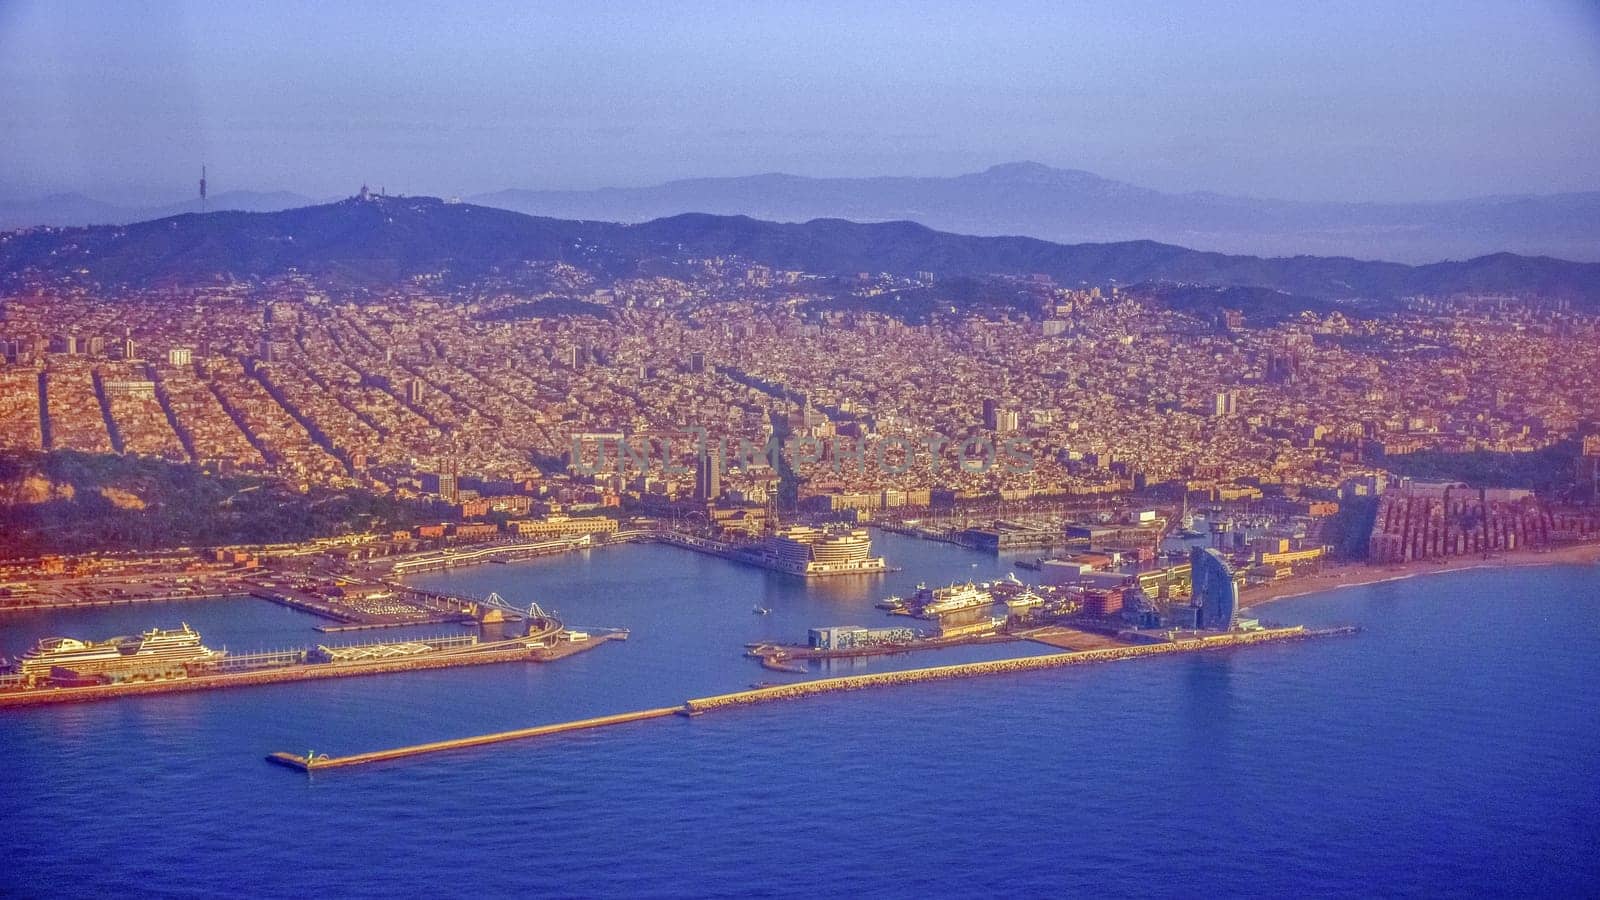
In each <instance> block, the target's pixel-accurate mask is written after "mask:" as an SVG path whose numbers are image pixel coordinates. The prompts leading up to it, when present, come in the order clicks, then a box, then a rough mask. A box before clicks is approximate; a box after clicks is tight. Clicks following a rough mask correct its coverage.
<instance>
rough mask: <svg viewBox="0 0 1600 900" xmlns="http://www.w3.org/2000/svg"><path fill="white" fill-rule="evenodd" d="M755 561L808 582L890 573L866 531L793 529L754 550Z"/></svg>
mask: <svg viewBox="0 0 1600 900" xmlns="http://www.w3.org/2000/svg"><path fill="white" fill-rule="evenodd" d="M752 559H753V561H754V562H756V563H758V564H759V565H762V566H765V567H767V568H769V569H775V570H777V571H779V572H788V573H789V574H791V575H803V576H805V577H807V578H816V577H821V576H825V575H861V574H869V573H873V572H883V571H886V570H887V569H888V566H887V565H886V564H885V563H884V561H883V557H881V556H873V555H872V538H871V536H870V535H868V534H867V530H866V529H865V528H838V527H833V528H812V527H809V526H806V525H792V526H790V527H788V528H784V529H781V530H779V531H778V532H777V533H776V534H774V535H772V536H771V537H768V538H767V539H766V540H764V541H762V542H761V544H760V545H759V546H757V547H756V548H754V554H753V557H752Z"/></svg>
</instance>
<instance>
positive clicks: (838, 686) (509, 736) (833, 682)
mask: <svg viewBox="0 0 1600 900" xmlns="http://www.w3.org/2000/svg"><path fill="white" fill-rule="evenodd" d="M1356 630H1357V629H1355V628H1354V627H1344V628H1324V629H1308V628H1306V627H1304V626H1301V625H1296V626H1293V627H1289V628H1272V629H1266V630H1262V631H1246V632H1234V633H1228V634H1215V635H1205V636H1199V637H1193V638H1186V639H1180V640H1175V641H1168V642H1164V643H1159V644H1133V645H1129V646H1125V647H1109V648H1104V649H1098V650H1082V651H1076V652H1070V653H1051V654H1046V655H1044V656H1027V657H1019V658H1013V659H1000V660H991V661H988V662H974V663H958V664H955V665H948V666H935V667H931V668H924V669H907V670H904V671H899V672H879V673H875V674H871V675H846V676H843V677H840V678H819V679H815V680H812V681H799V682H795V683H793V684H781V685H774V686H771V687H764V688H755V689H753V690H748V691H736V692H733V693H729V694H718V695H716V696H712V697H700V698H696V699H691V700H686V701H684V703H683V705H681V706H669V707H660V708H657V709H648V710H640V711H637V712H631V713H618V714H616V715H609V716H599V717H595V718H590V719H580V720H577V721H574V722H562V723H558V724H555V725H541V726H536V727H533V728H523V729H518V730H516V731H503V732H497V733H494V734H484V735H476V736H472V737H465V738H455V739H451V740H443V741H433V742H430V743H426V744H416V745H413V746H409V747H396V748H393V749H390V750H378V751H371V752H367V753H358V754H354V755H351V756H324V755H319V754H308V755H306V756H296V755H294V754H290V753H283V752H279V753H273V754H270V755H269V756H268V757H267V759H268V761H270V762H273V763H275V764H277V765H282V766H287V767H289V768H294V769H299V770H301V771H305V772H311V771H320V770H322V769H329V768H344V767H350V766H357V765H363V764H366V763H373V762H382V761H392V760H401V759H409V758H412V757H416V756H423V755H427V754H431V753H439V752H444V751H449V750H460V749H466V748H470V747H481V746H484V745H487V744H497V743H504V742H507V741H518V740H525V739H527V738H533V737H540V736H544V735H550V734H561V733H566V732H573V731H585V730H590V729H595V728H606V727H610V726H612V725H621V724H626V723H630V722H638V721H643V720H648V719H657V718H663V717H665V716H668V715H672V714H678V715H685V716H698V715H702V714H705V713H708V712H714V711H716V710H721V709H729V708H736V707H741V706H750V705H754V704H759V703H771V702H776V701H779V700H798V699H802V698H805V697H810V696H813V695H816V694H825V693H833V692H836V691H856V690H865V689H868V688H875V687H889V686H894V685H902V684H915V683H918V682H924V681H940V680H945V679H951V678H972V677H977V676H981V675H1000V674H1010V673H1016V672H1031V671H1036V670H1039V669H1050V668H1060V667H1063V666H1076V665H1089V664H1093V663H1102V662H1113V661H1116V660H1123V659H1136V658H1140V657H1146V656H1161V655H1165V654H1171V653H1194V652H1202V651H1206V650H1221V649H1226V648H1230V647H1244V646H1252V645H1256V644H1265V643H1272V642H1279V641H1292V640H1305V639H1307V638H1315V637H1331V636H1334V635H1343V634H1353V633H1355V632H1356Z"/></svg>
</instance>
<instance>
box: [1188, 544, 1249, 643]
mask: <svg viewBox="0 0 1600 900" xmlns="http://www.w3.org/2000/svg"><path fill="white" fill-rule="evenodd" d="M1189 564H1190V568H1191V570H1192V575H1193V578H1194V600H1195V605H1196V606H1198V607H1199V612H1200V622H1199V626H1200V627H1201V628H1210V629H1216V630H1219V631H1225V630H1227V629H1229V628H1232V627H1233V623H1234V617H1235V616H1236V615H1238V612H1239V585H1238V582H1236V581H1234V579H1233V567H1232V566H1230V565H1228V561H1227V560H1226V559H1224V558H1223V556H1222V554H1221V553H1219V552H1217V551H1216V550H1212V549H1211V548H1209V547H1196V548H1194V549H1193V550H1191V551H1190V552H1189Z"/></svg>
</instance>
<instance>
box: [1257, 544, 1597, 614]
mask: <svg viewBox="0 0 1600 900" xmlns="http://www.w3.org/2000/svg"><path fill="white" fill-rule="evenodd" d="M1596 562H1600V543H1591V544H1570V545H1568V546H1565V547H1559V548H1557V549H1554V550H1513V551H1509V552H1501V553H1497V554H1494V555H1491V556H1487V557H1483V556H1466V557H1453V558H1450V559H1446V560H1421V561H1418V562H1413V563H1404V564H1398V565H1384V566H1374V565H1369V564H1367V563H1342V564H1339V565H1336V566H1329V567H1327V568H1326V569H1325V570H1324V571H1323V572H1321V573H1319V574H1317V575H1310V576H1307V577H1304V578H1291V579H1288V580H1286V581H1282V582H1278V583H1276V584H1263V585H1257V586H1255V587H1250V588H1245V589H1244V590H1243V591H1240V593H1239V605H1240V606H1241V607H1245V608H1249V609H1251V610H1257V609H1260V608H1262V607H1264V606H1266V605H1268V604H1270V603H1276V602H1278V601H1280V600H1292V599H1295V598H1297V597H1308V596H1310V595H1312V594H1321V593H1325V592H1331V591H1337V590H1342V589H1344V588H1352V587H1366V586H1369V585H1374V584H1385V583H1387V582H1391V581H1405V580H1407V579H1411V578H1424V577H1427V576H1429V575H1447V574H1450V573H1452V572H1468V571H1472V570H1475V569H1520V568H1530V567H1534V566H1559V565H1587V564H1592V563H1596Z"/></svg>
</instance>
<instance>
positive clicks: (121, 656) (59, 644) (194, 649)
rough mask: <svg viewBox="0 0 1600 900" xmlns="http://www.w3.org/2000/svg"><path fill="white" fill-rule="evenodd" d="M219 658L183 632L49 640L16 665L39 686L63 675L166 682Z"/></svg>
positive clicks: (194, 634) (191, 634)
mask: <svg viewBox="0 0 1600 900" xmlns="http://www.w3.org/2000/svg"><path fill="white" fill-rule="evenodd" d="M221 657H222V654H221V653H219V652H217V651H215V650H212V649H210V648H209V647H205V646H202V645H201V643H200V633H199V632H197V631H195V630H194V629H193V628H190V627H189V626H188V625H187V624H184V625H183V626H182V627H181V628H177V629H173V630H163V629H160V628H152V629H150V630H149V631H145V632H142V633H140V634H138V635H136V636H124V637H114V638H111V639H109V640H104V641H80V640H78V639H77V638H69V637H49V638H44V639H43V640H41V641H39V643H38V644H36V645H35V646H34V648H33V649H32V650H29V651H28V652H27V653H24V654H23V655H22V656H21V658H19V659H18V660H17V664H16V673H17V674H18V675H21V676H22V678H23V680H24V681H28V682H37V681H42V680H44V679H47V678H52V677H59V676H58V675H57V674H56V673H57V672H58V671H59V672H65V673H70V674H71V675H73V676H76V677H79V678H85V677H87V678H104V679H107V680H112V681H115V680H118V679H121V678H127V677H133V676H141V677H170V676H177V675H183V674H187V672H188V667H189V666H192V665H195V664H204V663H209V662H214V661H216V660H218V659H220V658H221Z"/></svg>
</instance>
